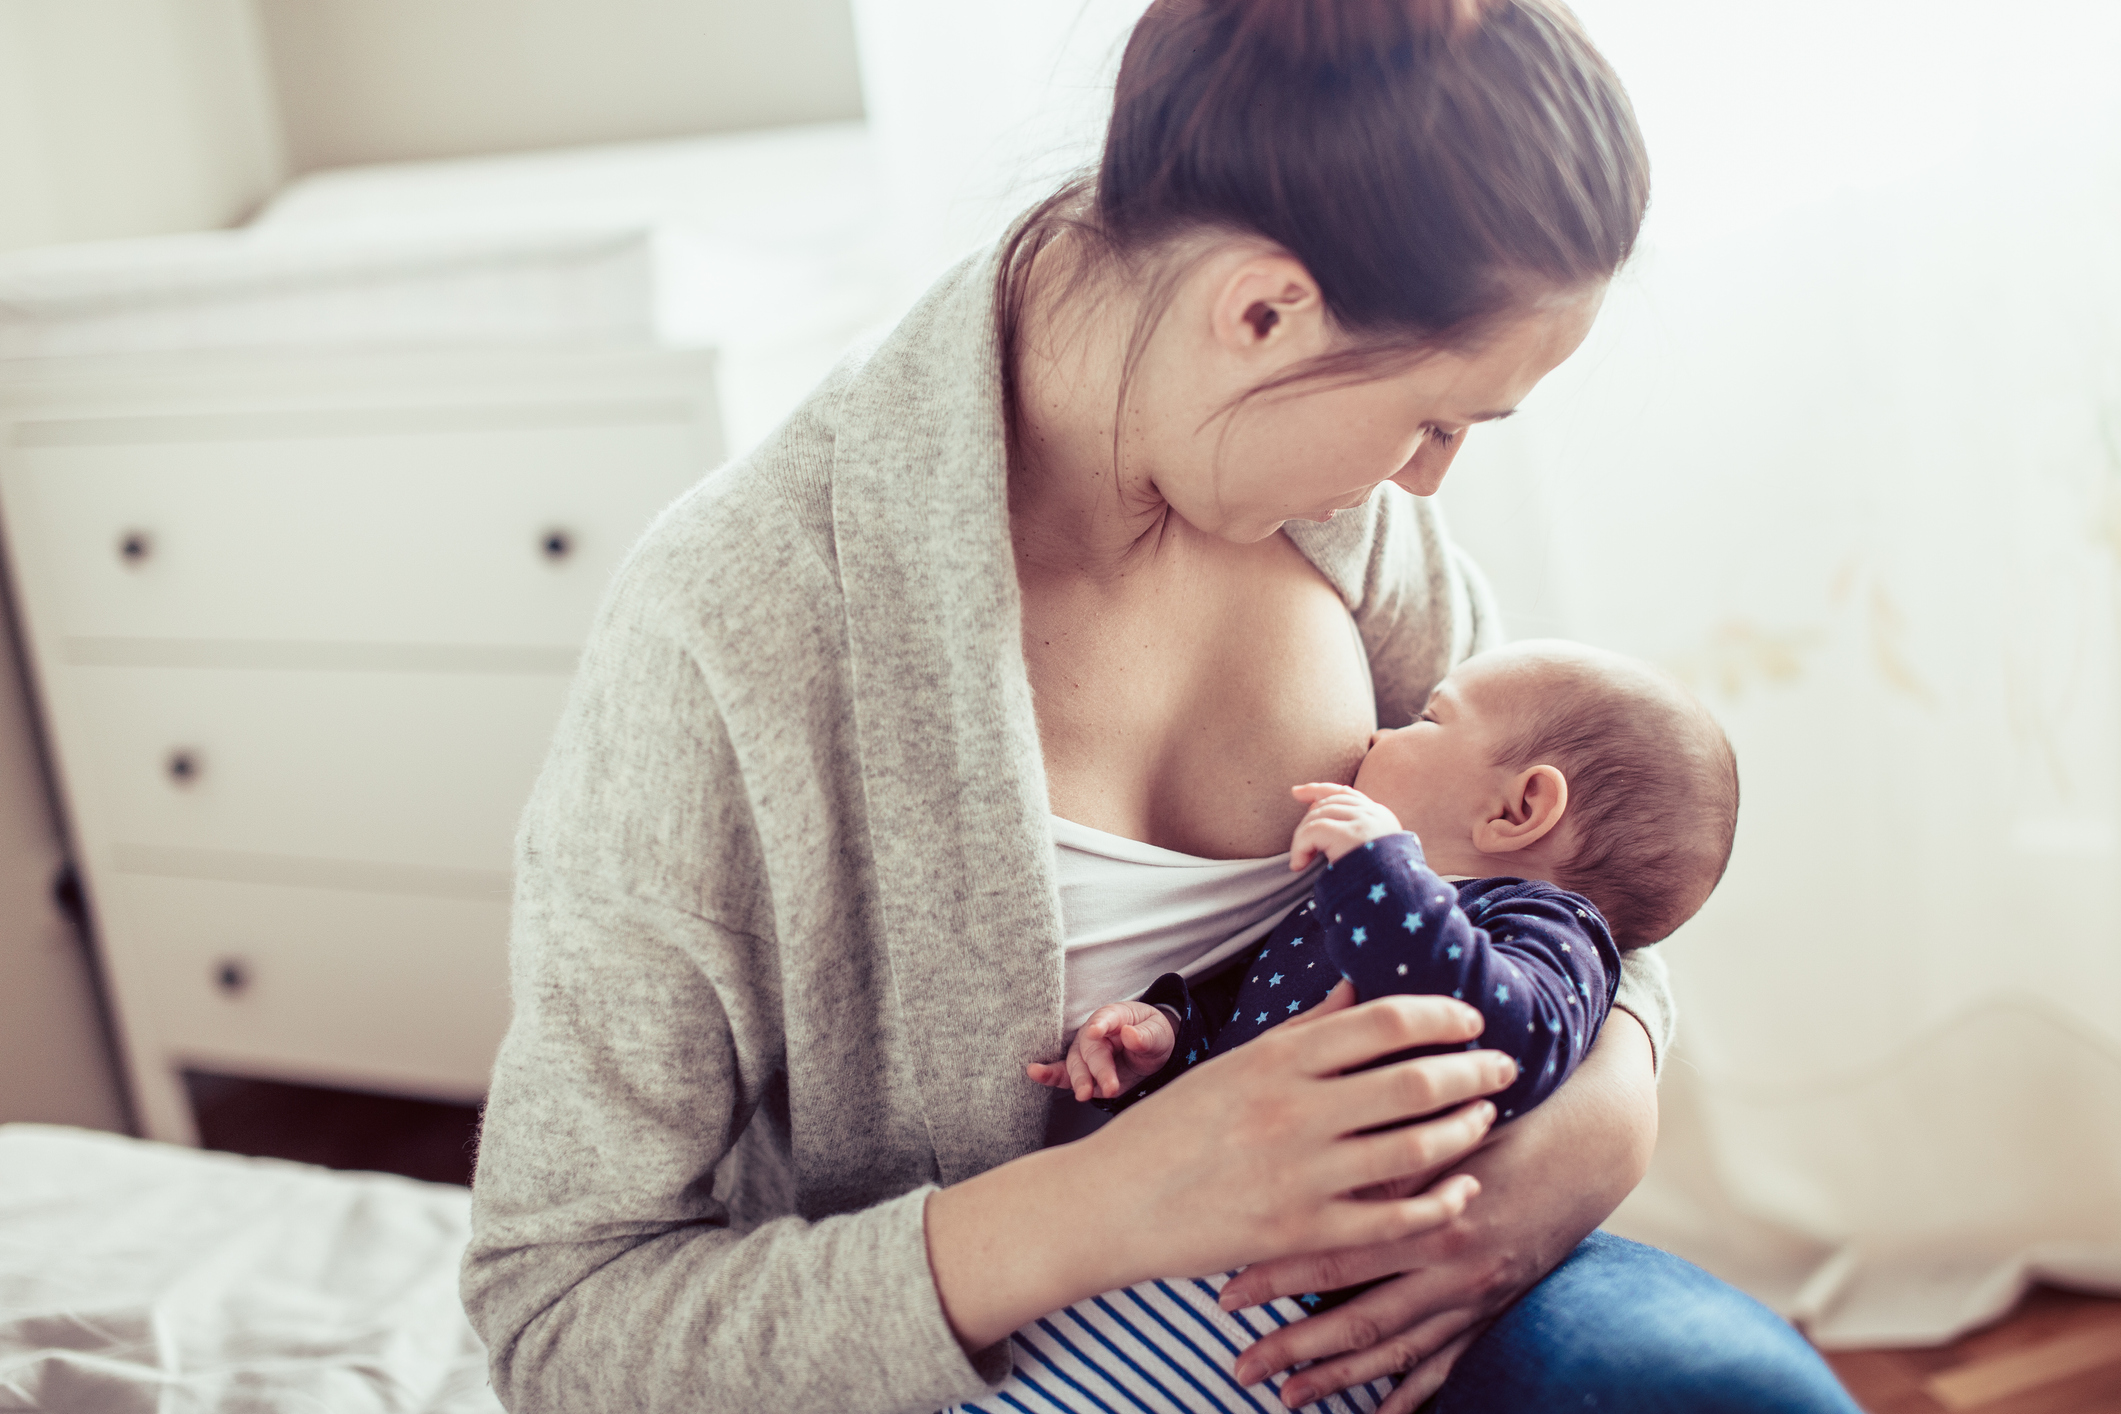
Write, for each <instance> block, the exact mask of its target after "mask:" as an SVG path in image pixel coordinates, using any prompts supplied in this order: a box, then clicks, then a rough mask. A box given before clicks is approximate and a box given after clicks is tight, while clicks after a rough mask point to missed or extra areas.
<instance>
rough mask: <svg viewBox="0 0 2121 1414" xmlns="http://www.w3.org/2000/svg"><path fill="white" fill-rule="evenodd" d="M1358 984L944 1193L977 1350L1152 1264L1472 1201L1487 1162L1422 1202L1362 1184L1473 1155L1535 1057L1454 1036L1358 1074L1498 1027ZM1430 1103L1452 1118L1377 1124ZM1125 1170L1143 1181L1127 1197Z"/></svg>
mask: <svg viewBox="0 0 2121 1414" xmlns="http://www.w3.org/2000/svg"><path fill="white" fill-rule="evenodd" d="M1352 997H1353V989H1352V988H1347V987H1343V988H1340V989H1336V992H1335V994H1334V996H1333V997H1331V998H1329V999H1328V1000H1327V1001H1326V1002H1322V1003H1320V1004H1319V1005H1318V1006H1317V1007H1314V1008H1312V1010H1311V1012H1310V1013H1309V1014H1308V1015H1307V1016H1305V1017H1303V1018H1300V1019H1298V1020H1296V1021H1293V1022H1290V1023H1287V1024H1284V1025H1282V1026H1277V1027H1275V1028H1274V1029H1273V1030H1271V1031H1269V1032H1267V1033H1266V1034H1265V1035H1262V1036H1260V1037H1259V1038H1258V1039H1256V1040H1253V1041H1251V1042H1248V1043H1247V1044H1245V1045H1243V1046H1240V1047H1238V1048H1237V1049H1236V1050H1234V1051H1232V1052H1230V1053H1229V1054H1227V1055H1223V1056H1218V1057H1216V1058H1215V1059H1214V1060H1212V1061H1209V1062H1207V1063H1205V1064H1203V1065H1201V1066H1199V1067H1198V1068H1196V1069H1194V1070H1190V1071H1188V1072H1187V1073H1186V1074H1184V1075H1182V1076H1180V1077H1179V1078H1178V1079H1177V1080H1175V1081H1173V1082H1172V1083H1171V1084H1170V1085H1169V1086H1167V1087H1166V1088H1165V1089H1163V1090H1160V1091H1158V1092H1157V1093H1156V1094H1154V1095H1152V1096H1150V1097H1149V1098H1148V1099H1146V1100H1144V1101H1142V1102H1141V1103H1140V1104H1138V1105H1136V1106H1134V1107H1133V1108H1132V1109H1130V1110H1128V1111H1126V1112H1125V1113H1124V1114H1121V1115H1119V1116H1118V1117H1117V1118H1115V1119H1114V1120H1113V1121H1112V1122H1111V1123H1109V1124H1107V1125H1106V1126H1105V1127H1104V1128H1102V1129H1100V1130H1098V1131H1097V1132H1096V1133H1095V1134H1092V1135H1091V1136H1090V1137H1088V1138H1087V1139H1083V1140H1080V1141H1078V1142H1077V1143H1074V1144H1066V1145H1061V1146H1059V1147H1057V1148H1053V1149H1045V1150H1041V1151H1039V1152H1037V1153H1034V1154H1028V1155H1026V1156H1024V1157H1023V1158H1021V1159H1017V1160H1015V1161H1013V1162H1011V1163H1007V1164H1003V1165H1001V1166H1000V1167H999V1168H994V1169H990V1170H988V1171H987V1172H986V1173H983V1174H981V1175H979V1176H978V1177H976V1178H971V1179H967V1180H965V1181H964V1182H962V1183H959V1184H955V1185H953V1186H952V1187H950V1188H946V1189H943V1190H941V1191H940V1192H937V1193H935V1194H932V1195H930V1197H929V1199H928V1204H927V1232H928V1259H929V1265H930V1267H931V1268H932V1270H933V1271H934V1274H935V1281H936V1290H937V1292H938V1293H939V1294H940V1295H941V1297H942V1301H943V1310H944V1314H945V1316H946V1317H947V1318H948V1320H949V1322H950V1325H951V1328H952V1329H953V1330H954V1331H956V1332H957V1335H958V1338H959V1339H960V1341H962V1342H963V1343H964V1345H965V1348H966V1349H967V1350H980V1349H984V1348H985V1347H986V1346H988V1345H991V1344H992V1343H994V1342H995V1341H997V1340H1000V1339H1002V1338H1003V1337H1005V1336H1006V1335H1008V1333H1009V1332H1010V1331H1012V1330H1015V1329H1016V1328H1017V1327H1018V1326H1020V1325H1022V1324H1023V1323H1024V1322H1025V1321H1028V1320H1031V1319H1033V1318H1034V1317H1037V1316H1042V1315H1045V1314H1046V1313H1048V1312H1050V1311H1056V1310H1059V1309H1060V1308H1061V1307H1063V1306H1066V1305H1068V1304H1069V1303H1070V1302H1073V1301H1077V1300H1080V1299H1081V1298H1083V1297H1085V1296H1091V1295H1095V1294H1096V1293H1098V1292H1101V1291H1109V1290H1112V1289H1114V1288H1116V1287H1122V1286H1127V1285H1129V1284H1131V1283H1133V1282H1136V1281H1140V1280H1143V1279H1145V1278H1149V1277H1167V1276H1173V1275H1179V1276H1188V1275H1206V1274H1208V1273H1211V1272H1219V1271H1225V1270H1228V1269H1229V1268H1231V1267H1233V1266H1237V1265H1239V1264H1241V1263H1244V1262H1256V1261H1264V1260H1269V1259H1272V1258H1275V1257H1287V1256H1293V1255H1296V1254H1298V1253H1305V1252H1323V1251H1331V1250H1335V1249H1340V1248H1351V1247H1375V1246H1378V1245H1379V1244H1389V1243H1395V1242H1400V1241H1402V1240H1404V1239H1406V1238H1408V1237H1409V1236H1411V1235H1413V1234H1416V1233H1420V1232H1424V1231H1427V1230H1428V1229H1430V1228H1434V1227H1437V1226H1438V1225H1440V1224H1445V1223H1448V1222H1450V1221H1451V1220H1452V1219H1454V1218H1456V1217H1458V1216H1459V1215H1461V1214H1462V1213H1463V1212H1464V1211H1465V1206H1466V1204H1467V1202H1468V1201H1469V1200H1470V1199H1471V1198H1472V1197H1473V1195H1474V1194H1475V1193H1476V1192H1478V1191H1479V1185H1478V1182H1477V1181H1476V1180H1474V1179H1472V1178H1471V1177H1454V1178H1453V1179H1451V1180H1448V1181H1446V1182H1444V1183H1441V1184H1438V1185H1436V1186H1435V1187H1433V1188H1431V1189H1430V1190H1429V1191H1427V1192H1425V1193H1421V1194H1418V1195H1416V1196H1413V1197H1407V1198H1394V1199H1369V1200H1365V1199H1360V1198H1357V1197H1354V1196H1353V1194H1354V1192H1355V1191H1356V1190H1358V1189H1362V1188H1368V1187H1371V1186H1373V1185H1376V1184H1384V1183H1391V1182H1392V1181H1394V1180H1396V1179H1403V1178H1405V1177H1406V1176H1407V1175H1409V1174H1416V1173H1427V1172H1432V1171H1436V1170H1438V1169H1439V1167H1440V1166H1447V1165H1449V1164H1451V1163H1453V1162H1455V1161H1456V1160H1458V1159H1459V1158H1462V1157H1463V1156H1464V1155H1465V1154H1467V1153H1468V1152H1470V1151H1471V1150H1472V1149H1473V1148H1474V1146H1475V1145H1477V1144H1478V1143H1479V1142H1480V1141H1481V1140H1482V1139H1483V1138H1484V1137H1485V1136H1486V1134H1487V1132H1488V1128H1489V1126H1490V1125H1492V1124H1493V1123H1494V1117H1495V1108H1494V1106H1493V1105H1491V1104H1489V1103H1487V1102H1486V1101H1484V1100H1480V1099H1479V1098H1478V1097H1480V1096H1482V1095H1489V1094H1493V1093H1494V1092H1495V1091H1497V1090H1501V1089H1503V1088H1505V1087H1507V1086H1508V1085H1509V1084H1510V1083H1511V1081H1513V1080H1514V1079H1515V1078H1516V1074H1517V1069H1516V1065H1515V1063H1514V1062H1513V1061H1511V1059H1510V1058H1509V1057H1508V1056H1506V1055H1503V1054H1501V1053H1500V1052H1497V1051H1454V1052H1450V1053H1448V1054H1444V1055H1434V1056H1424V1057H1421V1058H1418V1059H1415V1060H1407V1061H1400V1062H1397V1063H1395V1064H1392V1065H1388V1066H1382V1067H1380V1068H1378V1069H1375V1070H1363V1071H1357V1073H1355V1074H1351V1075H1344V1074H1342V1073H1341V1072H1343V1071H1346V1070H1349V1069H1351V1068H1353V1067H1358V1066H1361V1065H1363V1064H1365V1063H1367V1062H1370V1061H1373V1060H1375V1059H1377V1058H1378V1057H1380V1056H1387V1055H1391V1054H1393V1053H1394V1052H1397V1051H1403V1050H1406V1049H1407V1048H1409V1047H1411V1046H1422V1045H1434V1044H1448V1043H1463V1042H1465V1041H1467V1040H1470V1039H1472V1038H1473V1037H1475V1036H1477V1035H1479V1034H1480V1029H1481V1026H1482V1024H1483V1023H1482V1019H1481V1016H1480V1013H1479V1012H1477V1011H1475V1010H1474V1009H1473V1008H1471V1007H1469V1006H1467V1005H1465V1004H1464V1003H1463V1002H1456V1001H1453V1000H1451V999H1450V998H1448V997H1381V998H1379V999H1378V1000H1376V1001H1372V1002H1366V1003H1364V1004H1362V1005H1360V1006H1350V1005H1348V1003H1349V1001H1350V1000H1351V999H1352ZM1469 1101H1471V1102H1473V1103H1468V1102H1469ZM1424 1115H1428V1116H1434V1118H1431V1119H1429V1120H1428V1121H1427V1122H1425V1123H1421V1124H1413V1125H1408V1126H1406V1127H1404V1128H1395V1129H1388V1130H1384V1131H1383V1132H1369V1131H1375V1130H1377V1128H1378V1126H1380V1125H1389V1124H1393V1123H1395V1122H1397V1121H1401V1120H1405V1119H1410V1118H1414V1117H1418V1116H1424ZM1114 1175H1120V1176H1122V1177H1123V1178H1124V1181H1125V1191H1124V1194H1123V1197H1122V1198H1121V1199H1119V1200H1116V1201H1115V1200H1111V1199H1109V1198H1108V1197H1107V1196H1106V1195H1107V1194H1108V1193H1109V1191H1110V1189H1111V1185H1112V1180H1113V1176H1114Z"/></svg>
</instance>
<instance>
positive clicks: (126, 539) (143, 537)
mask: <svg viewBox="0 0 2121 1414" xmlns="http://www.w3.org/2000/svg"><path fill="white" fill-rule="evenodd" d="M154 553H155V537H154V536H152V535H149V534H148V533H147V532H146V531H144V530H128V531H126V532H125V533H124V534H123V535H121V536H119V537H118V558H119V559H121V560H123V561H125V563H127V564H128V565H141V564H146V563H147V557H148V556H149V555H152V554H154Z"/></svg>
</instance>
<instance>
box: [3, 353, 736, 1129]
mask: <svg viewBox="0 0 2121 1414" xmlns="http://www.w3.org/2000/svg"><path fill="white" fill-rule="evenodd" d="M721 453H722V437H721V432H720V426H719V421H718V413H717V405H716V384H715V369H714V359H713V356H712V355H711V354H710V353H707V352H703V351H691V352H687V351H671V350H659V349H655V348H652V347H633V348H623V347H606V348H603V349H595V348H578V349H574V350H572V351H569V350H566V349H562V348H558V347H552V346H547V347H542V348H535V349H518V350H515V351H507V350H496V351H491V352H479V351H473V350H463V349H458V350H448V351H443V350H437V351H432V352H425V353H420V352H411V353H407V352H394V353H381V352H377V353H325V352H315V351H302V352H294V353H288V352H264V351H257V352H221V353H214V354H203V355H188V356H178V355H154V356H140V357H131V358H65V359H40V360H31V361H24V362H19V363H15V364H0V517H4V533H5V550H6V557H7V562H8V570H9V573H10V577H11V582H12V584H11V587H12V592H13V595H14V602H15V606H16V611H17V614H18V615H19V618H20V620H21V624H22V627H23V629H24V637H25V640H26V644H27V649H28V653H29V656H30V659H31V663H30V666H31V670H32V677H33V679H34V681H35V686H36V689H37V693H38V696H39V699H40V703H41V706H42V709H43V720H44V724H45V730H46V735H47V743H48V746H49V747H50V749H51V752H52V755H53V757H54V761H53V765H54V768H55V770H56V772H57V774H58V777H59V783H60V787H61V794H62V797H63V799H64V801H65V808H66V811H67V814H68V821H67V825H68V830H69V833H70V835H71V838H72V843H73V847H74V851H75V856H76V860H77V863H78V866H79V869H80V872H81V875H82V879H83V883H84V885H85V888H86V892H87V896H88V901H89V906H90V910H91V915H92V918H93V921H94V925H95V935H96V939H97V944H98V947H99V949H100V955H101V959H102V963H103V966H104V969H105V977H106V982H107V985H108V990H109V995H110V999H111V1003H112V1006H113V1008H114V1010H115V1013H116V1015H115V1018H114V1019H115V1022H116V1026H117V1030H118V1034H119V1038H120V1041H121V1043H122V1046H123V1049H124V1056H123V1060H124V1062H125V1065H126V1069H127V1071H128V1075H129V1079H130V1083H131V1087H132V1094H133V1100H134V1103H135V1106H136V1108H137V1111H138V1114H139V1117H140V1120H141V1124H142V1127H143V1129H144V1130H145V1131H146V1132H147V1133H148V1134H149V1135H151V1136H154V1137H158V1138H165V1139H176V1140H188V1139H189V1138H191V1136H192V1124H191V1117H190V1113H189V1109H188V1107H187V1105H186V1102H185V1099H184V1092H183V1087H182V1085H181V1082H180V1072H181V1070H182V1069H184V1068H186V1067H193V1068H200V1069H206V1070H212V1071H217V1072H223V1073H232V1074H250V1075H259V1076H267V1077H282V1078H289V1079H298V1080H309V1081H315V1082H319V1083H326V1084H338V1085H347V1086H354V1087H365V1088H374V1089H383V1090H390V1091H397V1092H403V1093H409V1094H417V1095H427V1096H434V1097H440V1098H450V1099H469V1098H475V1097H477V1096H479V1095H480V1094H482V1093H483V1091H484V1089H485V1085H486V1077H487V1071H488V1068H489V1066H490V1064H491V1061H492V1057H493V1051H494V1047H495V1044H496V1043H497V1041H498V1040H499V1037H500V1035H501V1032H502V1030H503V1028H504V1027H505V1025H506V1023H507V1018H508V997H507V987H506V967H505V945H506V934H507V912H508V870H509V855H510V845H511V838H512V835H513V830H514V823H515V816H516V813H517V811H518V810H519V809H520V807H521V805H522V803H523V801H524V799H525V797H526V795H527V793H528V791H529V789H530V785H531V782H532V779H533V778H534V776H535V774H536V772H537V769H538V765H539V763H540V761H541V759H542V757H543V754H544V751H545V747H546V743H547V740H548V738H549V736H550V733H551V730H552V727H553V724H554V721H555V719H556V716H557V713H558V711H559V708H560V705H561V702H562V700H563V697H564V695H565V692H566V689H567V685H568V680H569V676H570V674H571V672H572V670H573V666H574V662H575V658H576V654H577V651H578V649H579V647H580V645H581V643H582V640H583V637H584V635H585V633H586V631H587V630H588V627H589V624H590V620H591V616H592V614H593V612H594V609H595V606H596V603H597V601H598V598H599V596H600V594H601V593H602V591H603V589H604V587H605V585H606V583H607V581H608V580H609V578H610V576H611V574H612V571H613V570H614V569H615V567H616V566H617V564H618V563H619V561H620V559H621V557H622V556H623V555H624V554H625V552H626V550H627V549H628V547H629V546H630V545H631V544H632V543H633V541H634V540H635V539H636V538H637V537H638V536H639V535H640V533H641V531H642V530H643V529H644V528H645V527H646V526H647V525H648V523H649V521H650V520H651V519H652V518H653V517H654V516H655V514H656V512H657V511H658V510H660V509H661V508H662V507H663V506H664V505H666V504H668V503H669V502H670V501H671V500H672V499H674V498H675V497H676V496H678V495H679V494H680V493H681V492H683V491H684V490H685V489H686V488H687V487H688V486H690V485H692V484H693V483H694V482H696V481H697V480H698V479H699V478H700V477H701V476H702V475H703V474H704V473H705V472H706V471H707V470H708V469H710V468H711V467H712V465H713V464H714V463H715V462H717V461H718V460H719V459H720V456H721Z"/></svg>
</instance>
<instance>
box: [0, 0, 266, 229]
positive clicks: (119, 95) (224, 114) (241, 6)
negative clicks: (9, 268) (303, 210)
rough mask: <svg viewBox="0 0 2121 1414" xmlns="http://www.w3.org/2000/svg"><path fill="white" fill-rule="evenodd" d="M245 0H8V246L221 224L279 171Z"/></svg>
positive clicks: (1, 13)
mask: <svg viewBox="0 0 2121 1414" xmlns="http://www.w3.org/2000/svg"><path fill="white" fill-rule="evenodd" d="M263 59H264V55H263V49H262V46H261V43H260V39H259V34H258V26H257V20H256V16H255V14H254V13H253V11H252V9H251V5H250V0H0V250H5V249H13V248H16V247H21V246H34V245H50V244H56V243H58V242H62V241H80V240H96V239H102V238H105V237H111V236H139V235H153V234H158V233H161V232H166V231H191V230H201V229H206V228H209V227H214V226H225V225H227V224H229V223H230V222H232V221H236V220H238V219H240V218H241V217H243V216H244V215H245V214H246V213H247V212H249V211H250V210H251V209H252V208H253V207H255V206H256V205H257V204H258V203H259V202H260V201H262V200H263V199H264V198H265V196H266V195H267V194H268V193H269V192H271V191H272V190H273V188H274V187H276V186H278V185H279V183H280V181H281V178H282V175H283V164H282V160H281V152H280V138H279V127H278V122H277V119H276V118H275V116H274V114H273V108H272V96H271V93H270V91H269V87H268V84H267V82H266V78H265V68H264V62H263Z"/></svg>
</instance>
